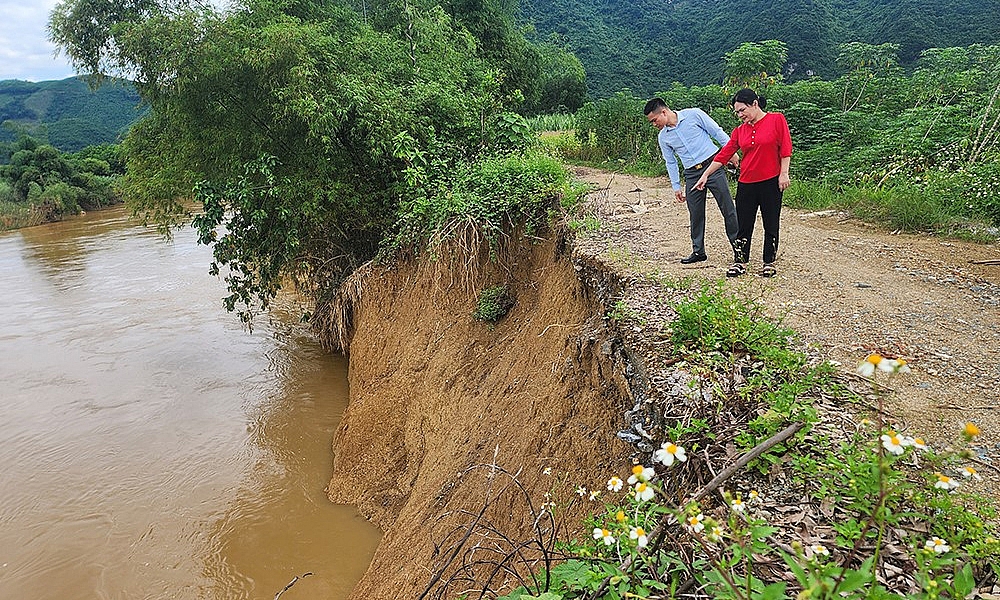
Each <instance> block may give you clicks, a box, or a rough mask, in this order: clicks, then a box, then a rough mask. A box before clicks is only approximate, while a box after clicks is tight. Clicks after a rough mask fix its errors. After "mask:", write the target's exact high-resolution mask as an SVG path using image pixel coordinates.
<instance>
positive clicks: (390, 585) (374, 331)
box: [328, 242, 628, 599]
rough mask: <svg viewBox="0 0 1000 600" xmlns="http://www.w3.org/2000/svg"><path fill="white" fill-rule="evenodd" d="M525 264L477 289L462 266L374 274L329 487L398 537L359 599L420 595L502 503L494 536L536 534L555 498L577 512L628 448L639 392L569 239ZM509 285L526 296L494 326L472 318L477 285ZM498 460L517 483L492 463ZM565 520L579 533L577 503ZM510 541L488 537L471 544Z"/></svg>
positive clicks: (538, 248)
mask: <svg viewBox="0 0 1000 600" xmlns="http://www.w3.org/2000/svg"><path fill="white" fill-rule="evenodd" d="M510 255H511V256H518V257H519V258H518V259H517V260H516V262H507V261H501V262H503V263H505V264H503V266H502V268H500V267H497V266H495V265H494V267H493V271H492V272H484V273H482V274H480V275H479V276H478V277H476V280H477V281H479V282H480V283H477V284H476V286H475V287H473V286H465V285H463V282H464V281H466V279H465V276H466V275H467V274H468V273H467V272H466V269H467V268H468V267H467V265H466V264H465V263H461V262H457V261H456V262H454V263H453V264H451V263H452V261H450V260H449V259H448V258H439V259H438V260H436V261H430V260H424V261H419V262H404V263H402V264H400V265H399V266H398V267H397V268H394V269H384V270H383V269H377V268H376V269H373V270H371V271H370V272H367V274H365V275H363V276H364V277H365V278H366V280H365V281H364V282H363V285H361V286H360V287H361V289H362V290H363V291H362V292H361V294H360V298H359V299H358V301H357V303H356V305H354V306H353V308H352V311H353V325H354V328H353V333H352V336H351V338H350V346H349V348H350V386H351V401H350V406H349V407H348V409H347V412H346V414H345V415H344V418H343V424H342V426H341V427H340V429H339V430H338V431H337V433H336V437H335V441H334V446H335V448H334V449H335V453H336V459H335V465H334V476H333V480H332V482H331V484H330V487H329V489H328V493H329V496H330V499H331V500H333V501H334V502H338V503H349V504H356V505H357V506H358V507H359V508H360V510H361V512H362V514H364V515H365V516H366V517H367V518H369V519H371V520H372V521H373V522H374V523H375V524H376V525H378V526H379V527H380V528H382V530H383V531H385V537H384V538H383V541H382V544H381V546H380V547H379V549H378V551H377V552H376V555H375V557H374V560H373V562H372V566H371V568H370V569H369V571H368V573H367V574H366V575H365V577H364V578H363V579H362V581H361V582H360V583H359V585H358V587H357V589H356V590H355V592H354V594H353V596H352V598H365V599H375V598H385V599H390V598H391V599H396V598H416V597H419V596H420V594H421V593H423V592H424V591H425V589H426V588H427V586H428V585H429V583H431V582H432V580H433V579H434V578H435V576H436V575H437V574H439V571H440V573H443V574H444V575H445V577H447V576H448V575H449V574H450V573H452V572H454V570H455V568H456V565H457V564H458V563H460V562H461V561H462V560H464V551H463V556H458V557H456V558H455V559H454V560H453V561H452V562H451V565H450V566H449V565H448V564H447V563H449V560H450V559H451V552H452V549H453V548H455V547H456V546H457V545H459V542H460V538H461V537H462V536H463V535H464V533H465V532H466V531H467V530H466V529H465V527H466V525H467V524H468V523H469V522H470V521H472V520H473V519H474V518H476V517H475V516H476V515H478V514H479V513H480V511H481V510H482V508H483V506H484V503H485V502H486V500H487V498H490V499H491V502H492V504H491V507H490V509H489V510H487V511H486V513H485V514H483V515H482V516H481V517H480V518H481V520H483V521H484V522H486V521H489V522H490V523H494V524H496V527H497V528H498V529H500V531H496V532H494V534H493V535H494V536H495V538H499V537H503V536H508V537H509V538H510V539H529V538H530V537H531V535H532V531H533V530H534V529H533V525H534V522H535V521H536V520H537V519H538V514H539V506H540V504H541V503H543V502H545V501H546V500H547V499H546V498H545V496H544V493H545V492H546V491H548V490H553V491H554V492H555V493H558V494H560V496H561V497H560V499H559V501H560V505H562V504H564V503H565V501H566V500H567V498H566V494H565V491H566V489H567V486H569V489H572V487H574V486H575V482H585V481H586V482H589V481H593V480H597V479H600V478H601V477H605V475H604V474H606V473H608V472H609V471H610V469H611V465H612V464H615V466H616V467H617V465H618V464H620V463H621V460H622V456H625V455H627V454H628V449H627V448H626V447H625V445H624V444H623V443H622V442H620V441H618V440H617V439H616V438H615V428H616V427H618V426H620V416H619V415H620V413H621V409H620V407H621V406H623V405H624V404H627V401H626V400H625V399H624V396H623V390H624V389H625V387H624V384H623V382H622V381H621V379H620V375H618V374H617V373H620V372H621V369H616V368H615V367H614V365H613V363H614V361H615V360H616V359H615V358H614V352H613V351H612V349H611V345H610V344H609V343H607V342H606V340H604V338H603V334H602V331H603V324H602V323H603V322H602V319H601V317H600V315H601V312H602V311H601V309H600V308H598V307H597V305H596V304H595V298H594V297H593V293H592V291H588V290H587V289H585V286H584V285H583V284H582V283H581V279H580V276H579V274H578V272H577V271H576V270H575V269H574V266H573V264H572V263H571V262H570V260H569V258H568V257H567V256H566V255H565V254H563V253H562V252H560V246H559V244H557V243H553V242H542V243H537V244H535V245H530V244H527V245H525V246H524V247H523V248H520V249H515V251H513V252H512V253H511V254H510ZM450 264H451V266H449V265H450ZM484 264H487V265H489V264H493V263H490V262H489V261H485V263H484ZM497 283H505V284H507V285H509V286H510V287H511V289H512V290H513V292H514V293H515V295H516V299H517V302H516V304H515V305H514V308H513V309H512V310H511V312H510V313H509V314H508V315H507V316H506V317H505V318H504V319H503V320H502V321H500V322H499V323H498V324H497V325H496V326H495V327H489V326H487V324H485V323H483V322H481V321H477V320H475V319H474V318H473V316H472V314H473V310H474V308H475V306H476V297H477V294H478V291H479V290H480V289H482V288H483V287H486V285H493V284H497ZM595 315H596V316H595ZM494 463H495V464H496V465H498V466H499V467H500V468H502V469H504V470H506V471H507V473H509V474H510V476H508V475H500V474H494V475H493V476H492V477H491V476H490V473H491V471H492V470H491V469H489V468H480V467H477V465H491V464H494ZM470 469H471V470H470ZM512 479H516V481H517V482H518V483H519V484H520V485H522V486H523V487H524V490H526V491H527V492H528V493H527V494H525V493H524V492H522V491H521V490H520V488H517V487H516V486H513V487H512V486H511V482H512ZM557 487H558V488H559V490H555V488H557ZM504 488H508V491H507V492H504V493H500V491H499V490H501V489H504ZM570 495H571V496H572V493H570ZM578 500H579V499H578ZM583 504H584V503H583V502H582V501H579V502H577V505H578V506H582V505H583ZM561 517H564V518H565V520H564V521H563V522H564V523H565V524H567V525H568V526H569V527H570V528H572V527H579V515H578V514H576V513H575V512H574V509H573V508H572V507H570V510H569V513H565V514H562V513H561ZM495 541H496V539H494V540H493V541H491V540H488V539H485V538H480V537H479V534H476V537H475V538H474V539H472V540H471V541H469V542H467V543H466V549H467V548H468V547H471V546H473V545H481V544H486V545H497V544H495V543H494V542H495ZM486 576H488V574H487V573H485V571H484V574H483V575H482V577H484V578H485V577H486ZM438 584H439V585H441V580H438ZM463 585H467V586H468V587H470V588H474V587H475V585H476V582H466V583H464V584H463ZM458 589H461V588H460V587H459V588H458ZM453 591H455V590H454V589H453ZM452 595H453V594H452Z"/></svg>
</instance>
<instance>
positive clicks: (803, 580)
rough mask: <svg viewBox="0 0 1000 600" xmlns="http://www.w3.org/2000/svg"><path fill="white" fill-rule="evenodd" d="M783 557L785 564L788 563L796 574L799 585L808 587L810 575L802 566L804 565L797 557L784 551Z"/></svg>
mask: <svg viewBox="0 0 1000 600" xmlns="http://www.w3.org/2000/svg"><path fill="white" fill-rule="evenodd" d="M781 558H783V559H784V561H785V564H786V565H788V568H789V569H791V570H792V573H794V574H795V579H797V580H798V582H799V585H801V586H802V587H806V586H807V585H808V583H809V576H808V575H807V574H806V571H805V569H803V568H802V565H800V564H799V561H798V559H797V557H795V556H792V555H791V554H787V553H785V552H782V553H781Z"/></svg>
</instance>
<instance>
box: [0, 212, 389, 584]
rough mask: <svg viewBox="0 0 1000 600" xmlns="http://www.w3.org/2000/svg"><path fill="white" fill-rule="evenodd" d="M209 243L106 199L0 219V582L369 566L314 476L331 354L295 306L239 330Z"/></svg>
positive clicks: (129, 580) (272, 579)
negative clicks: (25, 223)
mask: <svg viewBox="0 0 1000 600" xmlns="http://www.w3.org/2000/svg"><path fill="white" fill-rule="evenodd" d="M210 258H211V254H210V250H209V249H208V248H205V247H201V246H198V245H197V244H196V242H195V235H194V232H193V231H192V230H190V229H184V230H181V231H179V232H178V233H177V234H176V236H175V237H174V239H173V240H172V241H164V240H163V239H162V238H160V237H159V236H158V235H157V234H155V233H153V232H151V231H148V230H146V229H143V228H142V227H139V226H137V225H136V224H134V223H132V222H131V221H129V220H128V219H127V218H126V213H125V212H123V211H122V210H118V209H112V210H109V211H101V212H97V213H92V214H90V215H86V216H84V217H80V218H78V219H74V220H71V221H67V222H64V223H57V224H53V225H46V226H41V227H33V228H28V229H23V230H19V231H13V232H7V233H0V463H2V464H3V468H2V470H0V599H3V600H6V599H32V600H44V599H52V600H56V599H58V600H72V599H77V598H79V599H88V600H90V599H94V598H100V599H105V598H106V599H146V598H150V599H152V598H157V599H159V598H176V599H201V598H204V599H212V600H236V599H267V600H270V599H272V598H274V597H275V595H276V594H278V593H279V592H281V590H282V589H283V588H285V586H286V585H287V584H288V583H290V582H291V581H292V580H293V579H294V578H295V577H296V576H298V577H300V579H299V580H297V581H296V582H295V584H294V585H293V586H292V587H290V588H289V589H288V590H287V591H285V592H284V593H283V594H282V595H281V599H282V600H295V599H297V598H299V599H301V598H309V599H324V600H338V599H341V598H344V597H346V596H347V594H348V593H349V592H350V590H351V588H353V587H354V584H355V582H356V581H357V580H358V579H359V578H360V576H361V575H362V573H363V572H364V571H365V569H366V568H367V567H368V564H369V562H370V560H371V557H372V554H373V552H374V550H375V547H376V545H377V544H378V542H379V539H380V534H379V532H378V530H377V529H375V528H374V527H372V526H371V525H370V524H368V523H367V522H366V521H365V520H364V519H362V518H361V517H360V516H358V514H357V512H356V511H355V509H354V508H352V507H345V506H335V505H332V504H330V503H329V502H328V501H327V499H326V496H325V494H324V492H323V489H324V487H325V485H326V484H327V483H328V481H329V477H330V472H331V460H332V455H331V450H330V442H331V438H332V435H333V431H334V430H335V429H336V427H337V424H338V420H339V418H340V415H341V413H342V412H343V410H344V408H345V407H346V405H347V378H346V361H345V360H344V359H342V358H339V357H335V356H330V355H328V354H326V353H324V352H323V351H322V350H321V349H320V348H319V347H318V345H317V344H316V343H315V342H314V341H313V340H312V339H311V338H310V337H309V335H308V332H306V331H304V330H303V329H302V327H301V326H300V325H298V324H297V320H298V319H297V314H298V313H297V312H296V311H295V310H294V309H293V308H289V309H287V310H285V311H284V312H276V313H274V314H272V315H271V316H270V318H261V319H258V321H257V322H256V323H255V327H254V330H253V333H252V334H250V333H247V332H246V331H245V330H244V329H243V328H242V327H241V325H240V324H239V321H238V319H237V318H236V317H235V316H234V315H232V314H228V313H226V312H225V311H224V310H223V308H222V304H221V301H220V298H221V297H222V296H223V295H224V292H225V290H224V285H223V283H222V282H221V281H219V280H218V279H216V278H213V277H210V276H209V275H208V274H207V267H208V263H209V261H210ZM307 573H311V575H309V576H305V577H303V575H305V574H307Z"/></svg>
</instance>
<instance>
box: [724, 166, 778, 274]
mask: <svg viewBox="0 0 1000 600" xmlns="http://www.w3.org/2000/svg"><path fill="white" fill-rule="evenodd" d="M758 209H759V210H760V218H761V221H762V222H763V223H764V262H765V263H772V262H774V259H775V257H776V256H777V255H778V229H779V221H780V219H781V190H780V189H778V178H777V177H774V178H772V179H766V180H764V181H757V182H755V183H743V182H739V183H738V184H737V185H736V217H737V219H739V222H740V231H739V233H738V234H737V235H736V241H735V242H733V249H734V251H735V259H736V262H738V263H747V262H750V242H751V241H752V240H753V229H754V225H755V224H756V222H757V210H758Z"/></svg>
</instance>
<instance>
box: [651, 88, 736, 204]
mask: <svg viewBox="0 0 1000 600" xmlns="http://www.w3.org/2000/svg"><path fill="white" fill-rule="evenodd" d="M713 139H714V140H715V141H717V142H718V143H719V146H725V145H726V144H727V143H729V136H728V135H726V132H725V131H723V130H722V128H721V127H719V124H718V123H716V122H715V121H713V120H712V117H710V116H708V115H707V114H705V111H703V110H701V109H700V108H683V109H681V110H679V111H677V125H675V126H673V127H664V128H663V129H661V130H660V133H659V135H658V136H657V141H659V143H660V151H661V152H662V153H663V160H664V161H665V162H666V163H667V174H668V175H670V183H671V185H673V187H674V191H679V190H680V189H681V177H680V172H679V170H678V168H677V159H678V158H680V159H681V163H682V164H683V165H684V166H685V168H687V167H688V166H694V165H696V164H698V163H700V162H702V161H705V160H708V158H709V157H710V156H712V155H713V154H715V153H716V152H718V151H719V146H716V145H715V144H713V143H712V140H713Z"/></svg>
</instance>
